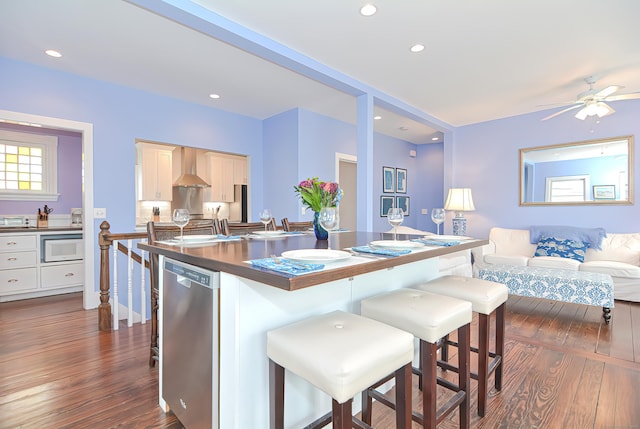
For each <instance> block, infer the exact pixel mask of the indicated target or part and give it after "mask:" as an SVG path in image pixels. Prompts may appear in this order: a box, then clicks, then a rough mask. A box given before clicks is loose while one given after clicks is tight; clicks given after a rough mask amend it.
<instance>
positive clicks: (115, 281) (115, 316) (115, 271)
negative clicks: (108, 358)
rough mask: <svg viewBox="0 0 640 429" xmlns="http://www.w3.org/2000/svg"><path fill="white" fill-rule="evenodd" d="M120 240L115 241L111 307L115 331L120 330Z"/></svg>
mask: <svg viewBox="0 0 640 429" xmlns="http://www.w3.org/2000/svg"><path fill="white" fill-rule="evenodd" d="M119 305H120V302H119V300H118V240H113V304H112V305H111V308H112V312H113V330H114V331H117V330H118V317H119V315H118V306H119Z"/></svg>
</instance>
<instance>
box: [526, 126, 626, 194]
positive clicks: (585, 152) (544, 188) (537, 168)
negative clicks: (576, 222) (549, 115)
mask: <svg viewBox="0 0 640 429" xmlns="http://www.w3.org/2000/svg"><path fill="white" fill-rule="evenodd" d="M596 204H633V136H624V137H615V138H609V139H600V140H589V141H583V142H575V143H566V144H558V145H552V146H538V147H531V148H525V149H520V205H521V206H539V205H596Z"/></svg>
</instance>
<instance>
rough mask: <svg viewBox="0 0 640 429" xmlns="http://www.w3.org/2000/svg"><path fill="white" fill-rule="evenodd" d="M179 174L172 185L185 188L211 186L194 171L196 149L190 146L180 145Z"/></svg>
mask: <svg viewBox="0 0 640 429" xmlns="http://www.w3.org/2000/svg"><path fill="white" fill-rule="evenodd" d="M180 154H181V157H182V159H181V166H182V168H181V172H180V173H181V174H180V177H178V179H177V180H176V181H175V183H174V184H173V186H174V187H176V186H179V187H185V188H209V187H211V185H210V184H208V183H207V182H206V181H205V180H204V179H202V178H201V177H200V176H198V175H197V173H196V151H195V149H192V148H186V147H184V146H183V147H182V148H181V151H180Z"/></svg>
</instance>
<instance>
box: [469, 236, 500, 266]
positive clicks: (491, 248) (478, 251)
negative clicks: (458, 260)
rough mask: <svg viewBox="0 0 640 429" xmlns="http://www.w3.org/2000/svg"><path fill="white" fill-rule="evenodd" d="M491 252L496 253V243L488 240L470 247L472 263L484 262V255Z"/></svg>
mask: <svg viewBox="0 0 640 429" xmlns="http://www.w3.org/2000/svg"><path fill="white" fill-rule="evenodd" d="M493 253H496V244H495V243H494V242H493V241H491V240H489V244H485V245H484V246H480V247H474V248H473V249H471V257H472V262H473V263H474V264H475V263H476V262H479V263H484V256H485V255H491V254H493Z"/></svg>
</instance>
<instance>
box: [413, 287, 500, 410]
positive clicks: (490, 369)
mask: <svg viewBox="0 0 640 429" xmlns="http://www.w3.org/2000/svg"><path fill="white" fill-rule="evenodd" d="M417 288H418V289H420V290H424V291H427V292H432V293H437V294H442V295H447V296H451V297H454V298H459V299H465V300H467V301H470V302H471V305H472V308H473V311H474V312H476V313H478V316H479V317H478V331H479V333H478V347H477V348H475V347H472V348H471V351H473V352H476V353H478V372H477V373H475V372H472V373H471V377H472V378H473V379H476V380H478V415H480V416H481V417H483V416H484V415H485V412H486V400H487V388H488V378H489V376H490V375H491V374H492V373H495V377H494V386H495V388H496V390H498V391H499V390H501V389H502V366H503V360H504V313H505V307H506V301H507V298H508V297H509V290H508V288H507V287H506V286H505V285H503V284H501V283H496V282H491V281H488V280H481V279H476V278H471V277H462V276H442V277H439V278H437V279H434V280H431V281H429V282H427V283H424V284H421V285H419V286H418V287H417ZM493 313H495V317H496V337H495V338H496V345H495V352H491V351H490V350H489V331H490V319H491V315H492V314H493ZM450 344H453V345H457V344H456V343H454V342H452V341H449V339H448V338H447V341H446V342H445V344H443V348H442V353H441V359H442V362H440V366H441V367H443V368H447V369H453V370H456V367H453V366H452V365H450V364H447V363H446V361H447V360H448V351H447V346H448V345H450ZM489 358H491V361H489Z"/></svg>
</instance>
